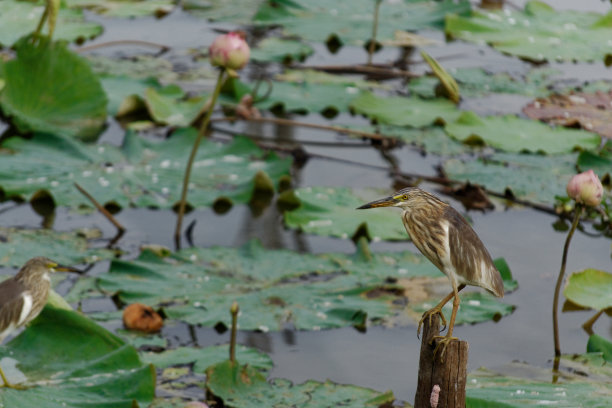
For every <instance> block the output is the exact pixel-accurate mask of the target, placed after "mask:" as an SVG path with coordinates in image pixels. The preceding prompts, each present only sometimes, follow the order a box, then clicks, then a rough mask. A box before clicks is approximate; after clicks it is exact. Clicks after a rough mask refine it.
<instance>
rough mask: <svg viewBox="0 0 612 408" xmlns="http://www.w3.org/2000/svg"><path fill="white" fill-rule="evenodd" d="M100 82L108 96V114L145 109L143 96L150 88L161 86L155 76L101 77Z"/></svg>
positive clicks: (127, 112)
mask: <svg viewBox="0 0 612 408" xmlns="http://www.w3.org/2000/svg"><path fill="white" fill-rule="evenodd" d="M100 83H101V84H102V87H103V88H104V92H106V96H107V98H108V114H109V115H112V116H122V115H127V114H130V113H133V112H134V111H137V110H139V109H144V108H145V105H144V100H143V96H144V94H145V91H146V90H147V89H148V88H159V87H160V84H159V82H158V81H157V80H156V79H154V78H144V79H136V78H130V77H127V76H107V75H103V76H101V77H100Z"/></svg>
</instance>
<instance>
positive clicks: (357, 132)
mask: <svg viewBox="0 0 612 408" xmlns="http://www.w3.org/2000/svg"><path fill="white" fill-rule="evenodd" d="M239 120H241V121H245V122H257V123H273V124H275V125H282V126H299V127H306V128H311V129H319V130H328V131H331V132H338V133H344V134H349V135H355V136H360V137H365V138H366V139H373V140H385V139H389V138H388V137H386V136H383V135H381V134H378V133H372V132H365V131H362V130H356V129H348V128H343V127H339V126H328V125H318V124H315V123H308V122H298V121H295V120H291V119H282V118H265V117H262V118H249V119H244V118H239V117H236V116H231V117H225V118H215V119H212V120H211V122H235V121H239Z"/></svg>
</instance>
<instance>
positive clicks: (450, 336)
mask: <svg viewBox="0 0 612 408" xmlns="http://www.w3.org/2000/svg"><path fill="white" fill-rule="evenodd" d="M463 288H465V285H460V286H459V288H457V286H456V284H455V283H454V282H453V293H452V294H453V296H454V299H453V311H452V313H451V319H450V324H449V325H448V332H447V333H446V336H434V337H433V340H435V339H440V341H439V342H438V345H437V346H436V348H435V349H434V358H435V356H436V354H437V353H438V350H440V347H442V349H441V350H440V361H444V353H445V352H446V347H448V344H449V343H450V342H451V341H453V340H458V339H457V338H456V337H453V328H454V327H455V318H456V317H457V310H458V309H459V303H460V302H461V300H460V299H459V291H460V290H461V289H463Z"/></svg>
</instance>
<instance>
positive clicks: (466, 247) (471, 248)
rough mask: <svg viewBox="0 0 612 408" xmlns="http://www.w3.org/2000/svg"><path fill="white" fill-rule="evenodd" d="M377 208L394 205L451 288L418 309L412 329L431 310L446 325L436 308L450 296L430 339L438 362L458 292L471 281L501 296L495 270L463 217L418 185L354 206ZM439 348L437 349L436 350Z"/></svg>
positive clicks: (450, 338) (448, 336)
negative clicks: (447, 314) (440, 330)
mask: <svg viewBox="0 0 612 408" xmlns="http://www.w3.org/2000/svg"><path fill="white" fill-rule="evenodd" d="M379 207H399V208H401V209H402V210H403V211H402V221H403V223H404V227H405V228H406V231H407V232H408V235H410V238H411V240H412V242H413V243H414V245H415V246H416V247H417V249H418V250H419V251H420V252H421V253H422V254H423V255H425V257H426V258H427V259H429V261H430V262H431V263H433V264H434V265H435V266H436V267H437V268H438V269H439V270H440V271H441V272H443V273H444V274H445V275H446V276H447V277H448V279H449V280H450V283H451V286H452V288H453V290H452V291H451V292H450V293H449V294H448V295H447V296H446V297H444V299H442V301H440V303H438V304H437V305H436V306H434V307H433V308H432V309H430V310H427V311H426V312H425V313H424V314H423V316H422V318H421V320H420V321H419V326H418V328H417V335H418V333H420V331H421V326H422V324H423V322H424V321H425V319H429V320H430V321H431V317H432V316H434V315H436V314H438V315H440V319H441V320H442V322H443V324H444V326H446V319H445V318H444V315H443V314H442V308H443V307H444V305H446V304H447V303H448V302H449V301H450V300H451V299H453V309H452V313H451V319H450V324H449V325H448V332H447V334H446V335H445V336H434V340H435V339H439V342H438V345H437V346H436V348H435V349H434V356H435V355H436V354H437V352H438V351H440V354H439V356H440V360H441V361H443V359H444V352H445V351H446V347H447V346H448V344H449V343H450V342H451V341H453V340H457V338H456V337H453V328H454V325H455V318H456V316H457V309H458V308H459V304H460V299H459V292H460V291H461V290H462V289H464V288H465V287H466V285H472V286H479V287H481V288H484V289H486V290H487V291H489V292H491V293H492V294H494V295H495V296H497V297H500V298H501V297H503V296H504V283H503V281H502V277H501V274H500V273H499V271H498V270H497V268H496V267H495V265H494V263H493V260H492V259H491V255H490V254H489V251H487V248H486V247H485V246H484V244H483V243H482V241H481V240H480V238H479V237H478V235H476V232H474V230H473V229H472V227H471V226H470V224H468V222H467V221H466V220H465V218H463V216H461V214H459V212H458V211H457V210H455V209H454V208H453V207H451V206H450V205H449V204H447V203H445V202H444V201H442V200H440V199H439V198H438V197H436V196H435V195H433V194H430V193H428V192H427V191H424V190H421V189H420V188H418V187H407V188H404V189H402V190H399V191H397V192H396V193H394V194H393V195H391V196H389V197H385V198H382V199H379V200H376V201H372V202H369V203H367V204H364V205H362V206H361V207H358V208H357V209H358V210H362V209H369V208H379ZM440 347H442V348H441V349H439V348H440Z"/></svg>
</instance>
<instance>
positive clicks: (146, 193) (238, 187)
mask: <svg viewBox="0 0 612 408" xmlns="http://www.w3.org/2000/svg"><path fill="white" fill-rule="evenodd" d="M196 135H197V132H196V130H195V129H193V128H185V129H179V130H177V131H175V132H174V133H173V134H172V136H171V137H170V138H169V139H168V140H165V141H162V142H155V141H150V140H147V139H145V138H144V137H141V136H138V135H137V134H136V133H133V132H128V133H127V134H126V136H125V140H124V142H123V145H122V146H121V148H117V147H114V146H110V145H99V146H91V145H86V144H83V143H81V142H78V141H76V140H71V139H68V138H65V137H60V136H56V135H42V134H36V135H34V137H33V138H32V139H31V140H24V139H21V138H17V137H13V138H10V139H9V140H7V141H5V143H4V144H3V147H4V148H5V149H8V150H9V151H10V152H11V153H10V154H9V153H7V152H4V154H0V157H1V160H0V176H1V178H0V179H1V182H0V187H1V188H2V189H3V191H4V194H5V196H6V197H9V198H10V197H15V196H16V197H19V198H21V199H25V200H30V199H31V198H32V197H33V195H34V194H35V193H37V192H39V191H47V192H49V194H51V196H52V198H53V200H54V201H55V203H56V204H57V205H63V206H70V207H78V206H90V203H89V202H88V200H87V199H86V198H85V197H84V196H82V195H81V194H80V193H79V192H78V191H77V190H76V189H75V187H74V185H73V183H74V182H77V183H79V185H81V186H82V187H83V188H84V189H85V190H86V191H88V192H89V193H90V194H91V195H92V196H93V197H95V198H96V199H97V200H98V201H99V202H101V203H103V204H105V203H114V204H116V205H119V206H120V207H126V206H136V207H157V208H171V207H172V206H173V205H174V204H175V203H176V202H177V201H178V200H179V197H180V193H181V188H182V180H183V174H184V171H185V163H186V161H187V155H188V154H189V151H190V150H191V147H192V145H193V141H194V140H195V138H196ZM32 161H35V162H36V163H37V166H31V165H30V163H31V162H32ZM289 166H290V160H289V159H281V158H279V157H277V156H276V155H275V154H266V153H264V152H263V151H261V150H260V149H259V148H258V147H257V146H256V145H255V144H254V143H253V142H252V141H250V140H249V139H246V138H240V137H239V138H237V139H235V140H234V141H233V142H232V143H230V144H227V145H222V144H218V143H215V142H212V141H209V140H204V141H203V142H202V144H201V145H200V148H199V150H198V153H197V155H196V159H195V163H194V171H193V174H192V177H191V183H192V185H191V188H190V192H189V196H188V201H189V203H191V205H193V206H195V207H198V206H211V205H212V204H213V203H214V202H215V200H217V199H218V198H219V197H225V198H228V199H229V200H231V201H232V202H236V203H246V202H248V201H249V200H250V198H251V196H252V193H253V190H254V188H255V182H254V178H255V175H256V173H257V172H259V171H263V172H266V173H268V175H269V176H270V178H271V179H272V180H278V179H279V178H280V177H281V176H283V175H286V174H287V173H288V171H289Z"/></svg>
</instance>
